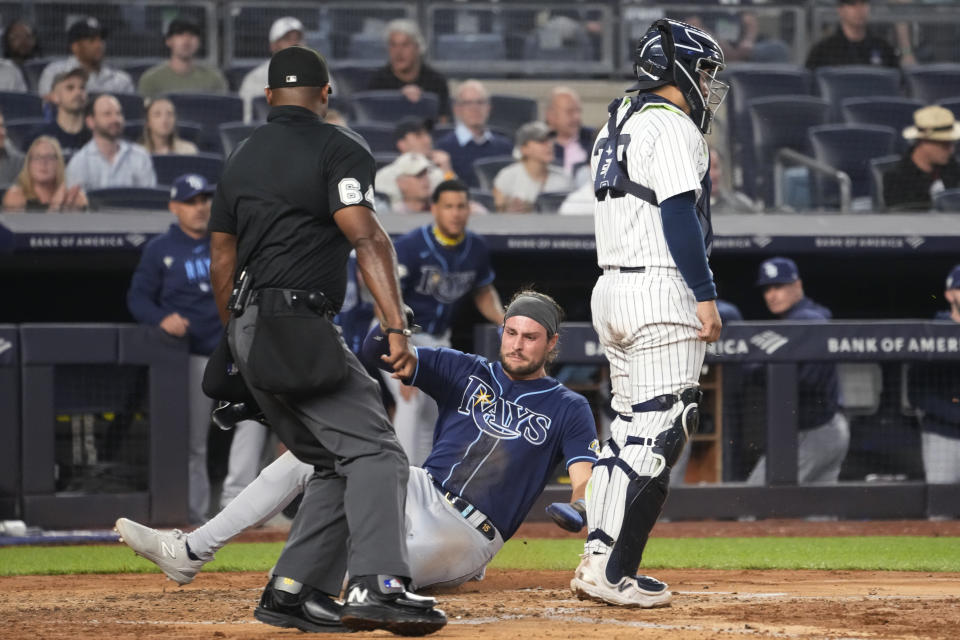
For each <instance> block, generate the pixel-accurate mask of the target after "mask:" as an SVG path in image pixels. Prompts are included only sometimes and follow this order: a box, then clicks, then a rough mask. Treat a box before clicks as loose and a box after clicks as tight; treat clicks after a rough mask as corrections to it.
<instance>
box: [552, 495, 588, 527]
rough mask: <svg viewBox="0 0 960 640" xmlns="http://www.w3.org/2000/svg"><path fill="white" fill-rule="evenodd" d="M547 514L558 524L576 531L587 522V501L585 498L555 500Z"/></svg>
mask: <svg viewBox="0 0 960 640" xmlns="http://www.w3.org/2000/svg"><path fill="white" fill-rule="evenodd" d="M547 515H549V516H550V517H551V518H553V521H554V522H556V523H557V526H558V527H560V528H561V529H566V530H567V531H573V532H574V533H576V532H577V531H580V530H581V529H583V527H584V525H586V524H587V503H586V502H584V500H583V498H581V499H579V500H577V501H576V502H572V503H566V502H554V503H552V504H550V505H549V506H548V507H547Z"/></svg>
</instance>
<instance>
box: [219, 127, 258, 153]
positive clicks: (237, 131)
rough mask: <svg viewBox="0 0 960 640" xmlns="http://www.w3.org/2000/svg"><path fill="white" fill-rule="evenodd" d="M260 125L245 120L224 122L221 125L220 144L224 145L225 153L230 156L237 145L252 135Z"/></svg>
mask: <svg viewBox="0 0 960 640" xmlns="http://www.w3.org/2000/svg"><path fill="white" fill-rule="evenodd" d="M258 126H259V125H256V124H246V123H244V122H224V123H223V124H221V125H220V144H221V145H223V155H224V156H228V157H229V156H230V154H231V153H233V150H234V149H236V148H237V145H238V144H240V143H241V142H243V141H244V140H246V139H247V138H249V137H250V134H251V133H253V130H254V129H256V128H257V127H258Z"/></svg>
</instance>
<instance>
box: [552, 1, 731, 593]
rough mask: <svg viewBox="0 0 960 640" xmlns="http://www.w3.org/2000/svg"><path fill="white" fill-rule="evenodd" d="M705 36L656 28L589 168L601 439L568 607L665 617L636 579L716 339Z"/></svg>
mask: <svg viewBox="0 0 960 640" xmlns="http://www.w3.org/2000/svg"><path fill="white" fill-rule="evenodd" d="M723 67H724V61H723V51H722V50H721V49H720V45H718V44H717V41H716V40H715V39H714V38H713V37H712V36H710V34H708V33H706V32H704V31H702V30H700V29H697V28H695V27H692V26H690V25H688V24H684V23H682V22H677V21H674V20H669V19H662V20H657V21H656V22H654V23H653V24H652V25H651V26H650V28H649V30H648V31H647V32H646V33H645V34H644V36H643V38H642V39H641V40H640V42H639V43H638V45H637V48H636V50H635V51H634V73H635V75H636V77H637V82H636V84H634V85H633V86H632V87H630V88H629V89H627V92H628V93H629V94H630V95H628V96H626V97H623V98H617V99H615V100H614V101H613V102H611V103H610V107H609V113H610V119H609V121H608V122H607V124H606V126H604V127H603V128H602V129H601V130H600V132H599V133H598V135H597V141H596V143H595V144H594V147H593V154H592V159H591V167H592V171H593V178H594V190H595V196H596V204H595V209H594V215H595V229H596V236H597V259H598V263H599V265H600V267H601V268H602V269H603V274H602V275H601V276H600V278H599V279H598V280H597V283H596V286H595V287H594V289H593V296H592V299H591V310H592V314H593V326H594V328H595V329H596V331H597V334H598V336H599V338H600V342H601V343H602V345H603V348H604V351H605V353H606V356H607V359H608V360H609V362H610V380H611V384H612V387H613V399H612V404H613V408H614V410H615V411H616V412H617V414H618V415H617V417H616V418H615V419H614V421H613V423H612V424H611V426H610V431H611V437H610V439H609V440H608V441H607V442H606V443H605V444H604V446H603V449H602V450H601V453H600V459H599V461H598V462H597V464H596V465H595V466H594V468H593V474H592V476H591V478H590V483H589V486H588V488H587V499H586V507H587V523H588V525H589V533H588V535H587V542H586V544H585V546H584V553H583V555H582V556H581V558H582V559H581V562H580V564H579V566H578V567H577V569H576V572H575V574H574V577H573V579H572V580H571V583H570V586H571V588H572V589H573V592H574V593H575V594H576V595H577V596H578V597H579V598H581V599H592V600H598V601H601V602H606V603H609V604H615V605H622V606H630V607H658V606H665V605H667V604H669V603H670V599H671V594H670V590H669V589H668V587H667V585H666V584H664V583H663V582H661V581H659V580H657V579H655V578H651V577H648V576H642V575H637V569H638V566H639V565H640V561H641V558H642V556H643V550H644V547H645V546H646V543H647V537H648V536H649V534H650V530H651V529H652V528H653V525H654V523H655V522H656V520H657V517H658V516H659V514H660V511H661V509H662V508H663V504H664V501H665V500H666V497H667V490H668V486H669V481H670V469H671V467H672V466H673V465H674V464H675V463H676V461H677V458H678V457H679V455H680V452H681V451H682V450H683V447H684V445H685V444H686V442H687V440H688V439H689V437H690V436H691V435H692V434H693V433H694V432H695V431H696V429H697V425H698V417H699V414H698V404H699V401H700V397H701V392H700V388H699V384H698V383H699V379H700V369H701V367H702V366H703V359H704V355H705V352H706V343H708V342H713V341H715V340H716V339H717V338H718V337H719V336H720V326H721V321H720V315H719V313H718V311H717V305H716V297H717V291H716V286H715V285H714V282H713V273H712V272H711V271H710V267H709V264H708V261H707V256H708V253H709V249H710V244H711V237H712V232H711V225H710V174H709V170H708V169H709V158H710V155H709V153H708V150H707V143H706V141H705V140H704V137H703V134H704V133H708V132H709V131H710V124H711V121H712V120H713V115H714V112H715V110H716V108H717V107H718V106H719V105H720V103H721V102H722V101H723V98H724V97H725V95H726V92H727V88H728V87H727V85H725V84H723V83H722V82H720V81H718V80H717V79H716V76H717V73H718V72H719V71H721V70H722V69H723Z"/></svg>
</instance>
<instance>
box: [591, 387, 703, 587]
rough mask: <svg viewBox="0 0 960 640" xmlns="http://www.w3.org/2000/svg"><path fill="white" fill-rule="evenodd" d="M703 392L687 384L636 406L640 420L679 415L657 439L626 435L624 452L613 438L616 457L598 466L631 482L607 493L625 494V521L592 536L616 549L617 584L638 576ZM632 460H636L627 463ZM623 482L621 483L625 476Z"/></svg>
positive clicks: (612, 577)
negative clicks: (632, 449)
mask: <svg viewBox="0 0 960 640" xmlns="http://www.w3.org/2000/svg"><path fill="white" fill-rule="evenodd" d="M701 395H702V394H701V392H700V389H699V388H698V387H688V388H686V389H683V390H682V391H681V392H680V393H679V394H676V395H667V396H659V397H657V398H654V399H653V400H650V401H647V402H643V403H640V404H638V405H635V406H634V419H636V420H638V421H639V420H644V418H645V416H644V414H646V415H647V416H649V418H654V419H655V416H650V412H656V413H658V414H660V415H662V412H666V411H670V413H671V414H672V416H675V417H673V419H672V423H671V424H670V426H669V427H667V428H666V429H662V430H661V431H659V433H657V435H656V436H655V437H654V438H649V437H643V436H635V435H629V436H626V438H624V440H623V443H624V446H623V447H622V449H623V450H624V455H622V454H621V448H620V447H618V446H617V444H616V442H614V440H613V439H611V441H610V442H609V443H608V447H609V449H610V452H611V454H612V456H610V457H605V458H603V459H601V460H600V461H598V462H597V465H598V466H605V467H607V471H608V474H609V475H608V485H610V484H617V483H614V476H615V475H621V474H615V471H614V470H615V469H619V470H620V471H621V472H622V478H623V477H625V478H623V479H626V480H627V482H626V483H625V484H626V486H625V487H624V489H625V491H623V493H620V492H619V491H610V489H611V488H612V487H610V486H607V492H606V493H607V496H610V497H612V496H614V495H616V494H618V493H619V494H620V495H623V499H624V503H623V504H624V507H623V517H622V519H621V520H620V522H619V523H611V524H614V526H612V527H611V529H612V530H611V531H609V532H608V531H604V530H603V529H602V528H599V527H598V528H596V529H593V530H592V531H591V532H590V535H589V536H588V538H587V540H588V542H589V540H591V539H597V540H599V541H601V542H603V543H604V544H605V545H607V546H610V547H612V549H611V552H610V557H609V559H608V560H607V565H606V577H607V580H608V581H610V583H611V584H616V583H617V582H619V580H620V579H621V578H623V577H624V576H632V575H634V574H635V573H636V571H637V567H638V566H639V565H640V560H641V559H642V556H643V550H644V548H645V547H646V545H647V538H648V537H649V535H650V531H651V529H653V525H654V524H656V521H657V518H658V517H659V516H660V511H661V509H662V508H663V504H664V502H665V501H666V498H667V491H668V489H669V484H670V468H671V467H672V466H673V465H674V464H676V462H677V459H678V458H679V457H680V453H681V451H683V447H684V445H685V444H686V442H687V439H688V438H689V437H690V436H691V435H692V434H694V433H695V432H696V430H697V426H698V425H699V402H700V397H701ZM677 405H679V406H677ZM661 424H662V423H661ZM628 447H643V451H642V452H641V453H640V454H639V456H637V455H636V454H635V453H633V452H631V454H630V455H626V449H627V448H628ZM628 459H629V460H631V461H633V464H631V463H629V462H627V460H628ZM620 483H621V486H622V479H621V481H620ZM617 506H619V505H617ZM611 507H614V505H609V504H608V505H606V508H607V509H609V508H611ZM614 508H615V507H614ZM616 524H619V526H616Z"/></svg>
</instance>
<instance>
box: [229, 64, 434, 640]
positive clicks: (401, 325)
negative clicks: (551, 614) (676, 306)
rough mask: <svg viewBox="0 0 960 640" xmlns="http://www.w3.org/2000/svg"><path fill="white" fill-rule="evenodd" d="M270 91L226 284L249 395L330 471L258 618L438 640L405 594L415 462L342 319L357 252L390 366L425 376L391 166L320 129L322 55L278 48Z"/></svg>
mask: <svg viewBox="0 0 960 640" xmlns="http://www.w3.org/2000/svg"><path fill="white" fill-rule="evenodd" d="M268 83H269V85H268V87H267V88H266V89H265V93H266V97H267V102H268V103H269V104H270V106H271V109H270V113H269V115H268V117H267V123H266V124H265V125H263V126H261V127H259V128H257V129H256V130H255V131H254V132H253V134H251V136H250V137H249V138H248V139H247V140H245V141H244V142H243V143H241V144H240V145H239V146H238V147H237V149H236V151H235V152H234V153H233V154H232V156H231V157H230V158H229V160H228V161H227V164H226V167H225V169H224V173H223V176H222V178H221V181H220V184H219V185H218V187H217V192H216V195H215V197H214V202H213V211H212V217H211V221H210V230H211V232H212V233H211V276H212V278H211V279H212V283H213V288H214V294H215V296H216V301H217V307H218V309H219V311H220V314H221V319H222V320H223V321H224V323H228V326H227V335H228V336H229V343H230V347H231V351H232V353H233V356H234V357H235V359H236V363H237V365H238V367H239V369H240V372H241V373H242V375H243V377H244V379H245V380H246V382H247V386H248V387H249V388H250V391H251V393H252V394H253V396H254V398H255V399H256V401H257V403H258V404H259V405H260V407H261V408H262V409H263V411H264V413H265V414H266V416H267V418H268V419H269V422H270V425H271V428H272V429H273V430H274V431H275V432H276V433H277V435H278V436H279V438H280V439H281V441H283V443H284V444H285V445H286V446H287V447H288V448H289V449H290V450H291V451H293V453H294V454H295V455H296V456H297V457H298V458H300V459H301V460H302V461H304V462H307V463H308V464H312V465H313V466H314V469H315V473H314V474H313V476H312V477H311V479H310V482H309V484H308V485H307V489H306V492H305V494H304V498H303V504H302V506H301V507H300V511H299V513H298V514H297V517H296V519H295V520H294V522H293V525H292V527H291V530H290V537H289V538H288V540H287V544H286V546H285V547H284V549H283V553H282V554H281V556H280V559H279V560H278V561H277V565H276V567H275V569H274V571H273V575H272V577H271V580H270V582H269V583H268V584H267V587H266V589H265V590H264V593H263V596H262V597H261V599H260V604H259V606H258V607H257V609H256V611H255V612H254V616H255V617H256V618H257V619H258V620H260V621H261V622H265V623H267V624H271V625H274V626H278V627H296V628H298V629H300V630H303V631H315V632H323V631H337V630H345V629H344V627H345V628H346V629H351V630H371V629H386V630H388V631H391V632H393V633H398V634H403V635H423V634H426V633H431V632H433V631H436V630H438V629H440V628H441V627H443V626H444V625H445V624H446V617H445V616H444V614H443V612H442V611H440V610H439V609H435V608H434V605H435V604H436V601H435V600H434V599H433V598H422V597H420V596H416V595H414V594H412V593H410V592H408V591H407V590H406V587H405V584H406V583H407V581H408V579H409V576H410V570H409V567H408V564H407V555H406V551H405V545H404V542H403V539H404V536H405V524H404V515H403V514H404V502H405V500H406V486H407V474H408V467H407V460H406V458H405V456H404V454H403V451H402V449H401V448H400V445H399V444H398V442H397V438H396V435H395V434H394V432H393V429H392V427H391V426H390V420H389V419H388V417H387V416H386V414H385V412H384V410H383V406H382V403H381V402H380V395H379V390H378V388H377V383H376V382H374V380H373V379H372V378H370V376H369V375H367V373H366V372H365V370H364V369H363V367H362V366H361V365H360V363H359V362H358V361H357V359H356V357H355V356H354V355H353V354H352V353H351V352H350V351H349V349H347V347H346V345H345V344H344V342H343V340H342V339H341V338H340V336H339V333H337V332H336V330H335V328H334V327H333V325H332V324H331V323H330V318H331V317H332V316H333V314H335V313H336V311H337V310H338V309H339V308H340V306H341V304H342V302H343V296H344V290H345V288H346V264H347V256H348V254H349V253H350V249H351V246H352V247H353V248H354V249H356V253H357V264H358V267H359V268H360V270H361V271H362V273H363V276H364V280H365V281H366V282H367V284H368V286H369V288H370V290H371V292H372V294H373V296H374V298H375V300H376V302H377V304H378V306H379V307H380V309H381V310H382V311H383V314H384V321H385V322H386V323H387V327H386V329H385V330H386V332H387V333H388V335H389V340H390V357H389V361H390V362H389V363H390V365H391V366H392V367H393V369H394V370H395V371H396V372H397V373H398V374H399V375H401V376H403V377H410V376H411V375H412V374H413V370H414V364H415V359H414V357H413V354H412V353H411V351H410V348H409V345H408V342H407V337H408V335H409V331H408V330H407V326H406V318H405V316H404V314H403V310H402V300H401V295H400V289H399V286H398V283H397V277H396V273H397V263H396V255H395V253H394V250H393V246H392V244H391V242H390V238H389V236H387V234H386V232H385V231H384V230H383V228H382V227H381V226H380V223H379V222H378V220H377V218H376V215H375V214H374V211H373V207H374V204H373V202H374V200H373V181H374V174H375V172H376V166H375V163H374V160H373V157H372V156H371V155H370V151H369V149H368V147H367V145H366V144H365V143H364V141H363V139H362V138H360V137H359V136H357V135H356V134H354V133H352V132H350V131H347V130H345V129H343V128H340V127H336V126H333V125H329V124H326V123H325V122H323V121H322V120H321V117H323V116H325V115H326V112H327V103H328V99H329V95H330V84H329V75H328V71H327V66H326V61H325V60H324V59H323V57H322V56H321V55H320V54H318V53H317V52H316V51H314V50H312V49H309V48H306V47H301V46H294V47H290V48H287V49H284V50H282V51H279V52H277V53H275V54H274V55H273V58H272V59H271V60H270V65H269V72H268ZM248 292H249V294H248ZM231 315H232V317H231ZM345 571H349V575H350V582H349V584H348V586H347V596H346V603H345V604H343V605H341V604H340V603H338V602H337V601H336V600H335V597H336V596H337V595H338V594H339V593H340V589H341V587H342V585H343V578H344V573H345Z"/></svg>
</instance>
